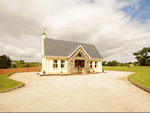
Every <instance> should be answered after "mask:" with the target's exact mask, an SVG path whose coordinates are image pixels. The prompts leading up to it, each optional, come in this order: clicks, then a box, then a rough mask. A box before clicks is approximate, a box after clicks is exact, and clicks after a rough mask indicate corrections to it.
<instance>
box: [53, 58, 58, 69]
mask: <svg viewBox="0 0 150 113" xmlns="http://www.w3.org/2000/svg"><path fill="white" fill-rule="evenodd" d="M55 60H56V59H55ZM55 60H53V68H54V69H57V68H58V60H56V61H57V63H55V62H54V61H55ZM54 64H57V67H56V68H55V67H54Z"/></svg>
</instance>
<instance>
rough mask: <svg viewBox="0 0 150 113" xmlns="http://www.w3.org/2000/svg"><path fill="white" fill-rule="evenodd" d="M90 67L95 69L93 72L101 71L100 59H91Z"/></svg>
mask: <svg viewBox="0 0 150 113" xmlns="http://www.w3.org/2000/svg"><path fill="white" fill-rule="evenodd" d="M91 61H92V68H93V69H94V70H95V72H102V60H94V59H93V60H92V59H91ZM95 61H97V68H95Z"/></svg>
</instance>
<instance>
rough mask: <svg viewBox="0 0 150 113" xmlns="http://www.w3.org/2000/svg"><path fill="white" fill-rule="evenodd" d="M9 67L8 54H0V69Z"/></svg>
mask: <svg viewBox="0 0 150 113" xmlns="http://www.w3.org/2000/svg"><path fill="white" fill-rule="evenodd" d="M10 67H11V59H10V57H9V56H6V55H3V56H0V69H6V68H10Z"/></svg>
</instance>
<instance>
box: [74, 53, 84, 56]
mask: <svg viewBox="0 0 150 113" xmlns="http://www.w3.org/2000/svg"><path fill="white" fill-rule="evenodd" d="M76 57H84V56H83V55H82V54H81V53H80V52H79V53H78V54H77V55H76Z"/></svg>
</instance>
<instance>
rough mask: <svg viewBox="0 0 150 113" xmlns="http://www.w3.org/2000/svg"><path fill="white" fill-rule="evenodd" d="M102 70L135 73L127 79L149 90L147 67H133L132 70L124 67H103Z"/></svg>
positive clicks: (149, 79)
mask: <svg viewBox="0 0 150 113" xmlns="http://www.w3.org/2000/svg"><path fill="white" fill-rule="evenodd" d="M103 70H115V71H131V72H137V73H135V74H132V75H129V79H130V80H131V81H132V82H134V83H136V84H138V85H140V86H142V87H144V88H146V89H149V90H150V67H148V66H135V67H134V68H129V67H126V66H103Z"/></svg>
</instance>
